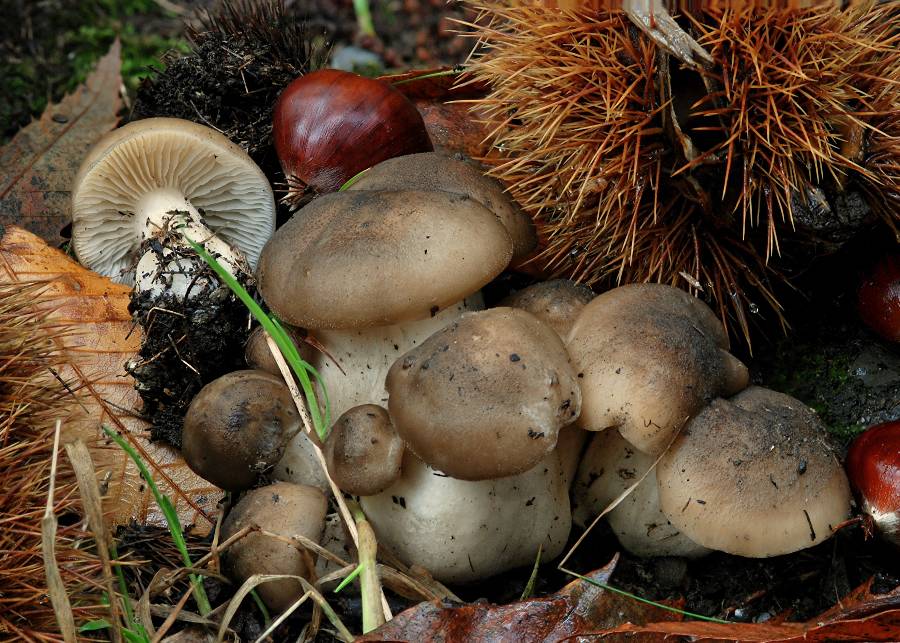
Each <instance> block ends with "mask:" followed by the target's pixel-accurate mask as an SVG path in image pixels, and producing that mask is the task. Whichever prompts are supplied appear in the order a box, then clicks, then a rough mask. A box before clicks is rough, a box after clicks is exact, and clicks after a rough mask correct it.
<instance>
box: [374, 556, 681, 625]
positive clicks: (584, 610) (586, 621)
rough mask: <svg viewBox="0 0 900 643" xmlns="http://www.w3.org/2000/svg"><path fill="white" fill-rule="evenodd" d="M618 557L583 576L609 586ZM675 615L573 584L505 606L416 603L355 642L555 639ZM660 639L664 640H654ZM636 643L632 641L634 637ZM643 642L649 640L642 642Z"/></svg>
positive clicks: (599, 590)
mask: <svg viewBox="0 0 900 643" xmlns="http://www.w3.org/2000/svg"><path fill="white" fill-rule="evenodd" d="M616 562H617V558H614V559H613V560H612V561H610V563H609V564H608V565H606V566H605V567H603V568H601V569H598V570H597V571H595V572H592V573H591V574H588V575H587V577H588V578H591V579H592V580H595V581H597V582H600V583H607V582H608V581H609V578H610V576H612V572H613V570H614V569H615V566H616ZM677 616H678V615H677V614H674V613H672V612H669V611H667V610H663V609H661V608H658V607H654V606H652V605H646V604H643V603H638V602H636V601H633V600H631V599H628V598H625V597H622V596H620V595H618V594H615V593H613V592H609V591H607V590H605V589H602V588H600V587H597V586H595V585H591V584H590V583H587V582H585V581H583V580H580V579H579V580H576V581H574V582H572V583H569V584H568V585H566V586H565V587H563V588H562V589H561V590H560V591H559V592H557V593H556V594H553V595H552V596H547V597H543V598H533V599H529V600H525V601H518V602H515V603H511V604H509V605H490V604H472V605H442V604H441V603H439V602H437V601H434V602H428V603H420V604H419V605H416V606H415V607H412V608H410V609H408V610H406V611H405V612H402V613H401V614H398V615H397V616H395V617H394V619H393V620H392V621H390V622H388V623H386V624H385V625H383V626H381V627H380V628H378V629H377V630H375V631H374V632H372V633H370V634H368V635H366V636H363V637H362V638H360V639H357V640H358V641H409V642H410V643H412V642H417V641H432V642H438V643H439V642H442V641H443V642H447V643H450V642H455V641H490V642H494V641H510V642H513V641H529V642H537V641H559V640H563V639H566V638H567V637H577V636H579V635H582V634H587V633H591V632H596V631H598V630H604V629H608V628H610V627H614V626H616V625H618V624H621V623H624V622H627V621H630V622H638V623H647V622H652V621H655V620H661V619H664V618H674V617H677ZM654 638H655V639H656V640H662V637H654ZM633 640H634V639H633ZM642 640H645V641H646V640H651V639H649V638H644V639H642Z"/></svg>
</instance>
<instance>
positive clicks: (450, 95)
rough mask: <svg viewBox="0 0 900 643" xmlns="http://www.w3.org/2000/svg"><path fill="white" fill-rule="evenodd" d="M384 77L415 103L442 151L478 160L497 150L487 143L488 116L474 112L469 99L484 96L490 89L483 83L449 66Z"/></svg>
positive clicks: (382, 78) (432, 138)
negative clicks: (486, 121)
mask: <svg viewBox="0 0 900 643" xmlns="http://www.w3.org/2000/svg"><path fill="white" fill-rule="evenodd" d="M381 80H384V81H385V82H388V83H391V84H392V85H394V87H396V88H397V89H398V90H399V91H400V92H401V93H403V94H404V95H405V96H406V97H407V98H409V99H410V100H411V101H412V102H413V104H415V106H416V108H417V109H418V110H419V113H420V114H422V119H423V120H424V121H425V127H426V129H427V130H428V134H429V135H430V136H431V140H432V142H433V143H434V145H435V148H436V149H438V150H439V151H445V152H450V153H455V152H461V153H463V154H465V155H466V156H468V157H471V158H475V159H478V158H484V157H486V156H488V155H489V154H492V153H493V152H492V150H491V148H490V146H488V145H486V144H485V139H486V138H487V134H488V128H487V125H486V123H485V120H486V119H482V118H478V117H477V115H473V114H472V112H471V105H470V104H469V103H467V102H465V101H467V100H468V99H472V98H482V97H484V95H485V94H486V92H487V88H486V87H485V86H484V85H483V84H481V83H475V82H467V81H466V78H465V77H464V75H462V74H459V73H455V72H453V70H451V69H449V68H446V67H442V68H438V69H426V70H418V71H412V72H407V73H404V74H393V75H390V76H382V77H381Z"/></svg>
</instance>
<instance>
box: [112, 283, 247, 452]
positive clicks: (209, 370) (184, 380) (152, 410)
mask: <svg viewBox="0 0 900 643" xmlns="http://www.w3.org/2000/svg"><path fill="white" fill-rule="evenodd" d="M128 308H129V311H130V312H131V314H132V316H133V318H134V320H135V323H136V324H139V325H140V326H141V327H142V328H143V329H144V342H143V344H142V345H141V350H140V352H139V353H138V356H139V360H137V361H135V362H133V363H129V364H128V365H126V370H127V371H128V372H129V373H130V374H131V375H132V376H133V377H134V379H135V388H137V390H138V393H139V394H140V396H141V399H142V400H143V402H144V405H143V408H142V409H141V413H142V415H143V416H144V417H145V418H146V419H147V421H148V422H150V423H151V433H150V436H151V439H153V440H162V441H165V442H168V443H169V444H171V445H173V446H176V447H180V446H181V429H182V424H183V421H184V415H185V413H186V412H187V409H188V406H189V405H190V403H191V400H193V399H194V396H195V395H196V394H197V392H198V391H199V390H200V389H201V388H203V386H204V385H205V384H207V383H209V382H211V381H212V380H214V379H216V378H217V377H220V376H222V375H224V374H225V373H229V372H231V371H235V370H238V369H241V368H244V343H245V342H246V341H247V336H248V335H249V330H248V326H249V324H248V312H247V309H246V308H245V307H244V305H243V304H242V303H241V302H240V301H238V299H237V297H235V295H234V294H232V292H231V290H229V289H228V287H227V286H224V285H220V286H219V287H218V288H216V289H214V290H212V291H211V292H207V293H204V294H203V295H202V296H199V297H197V298H189V299H188V300H187V301H186V302H184V301H181V300H179V299H176V298H174V297H172V296H171V295H169V294H164V295H163V296H162V297H161V298H153V297H151V296H149V295H148V294H146V293H142V294H134V295H132V299H131V303H130V304H129V307H128Z"/></svg>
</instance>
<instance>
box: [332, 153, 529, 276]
mask: <svg viewBox="0 0 900 643" xmlns="http://www.w3.org/2000/svg"><path fill="white" fill-rule="evenodd" d="M411 187H414V188H415V189H416V190H428V191H440V192H452V193H453V194H461V195H465V196H468V197H470V198H472V199H474V200H475V201H477V202H478V203H480V204H482V205H483V206H484V207H486V208H487V209H488V210H490V211H491V212H493V213H494V214H496V215H497V218H499V219H500V222H501V223H502V224H503V227H504V228H506V231H507V232H508V233H509V237H510V239H512V242H513V256H512V259H513V261H514V262H515V261H518V260H520V259H523V258H525V257H526V256H527V255H528V254H530V253H531V251H532V250H534V249H535V247H536V246H537V232H536V230H535V227H534V223H533V222H532V221H531V219H530V218H529V217H528V215H526V214H525V213H524V212H522V209H521V208H520V207H519V206H518V205H516V202H515V201H513V200H512V199H511V198H510V197H509V195H508V194H506V192H504V190H503V186H502V185H500V183H499V182H498V181H497V180H496V179H492V178H490V177H488V176H485V175H484V173H482V172H481V170H479V169H478V168H477V167H475V166H474V165H470V164H469V163H466V162H465V161H461V160H459V159H456V158H451V157H449V156H445V155H443V154H439V153H437V152H424V153H421V154H407V155H406V156H398V157H396V158H392V159H388V160H386V161H382V162H381V163H379V164H378V165H375V166H373V167H370V168H369V169H368V170H366V171H365V172H363V173H362V174H361V175H360V176H359V178H358V179H356V180H355V181H353V183H352V184H351V185H350V187H349V188H348V189H349V190H403V189H409V188H411Z"/></svg>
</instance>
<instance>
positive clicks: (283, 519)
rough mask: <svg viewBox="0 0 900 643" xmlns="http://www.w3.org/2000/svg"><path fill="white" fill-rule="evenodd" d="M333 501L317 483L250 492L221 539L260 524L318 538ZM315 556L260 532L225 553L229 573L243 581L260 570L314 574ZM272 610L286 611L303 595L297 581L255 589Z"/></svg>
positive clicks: (279, 531) (230, 517)
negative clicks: (329, 504)
mask: <svg viewBox="0 0 900 643" xmlns="http://www.w3.org/2000/svg"><path fill="white" fill-rule="evenodd" d="M327 510H328V501H327V500H326V499H325V495H324V494H323V493H322V492H321V491H319V490H318V489H316V488H315V487H307V486H303V485H296V484H291V483H290V482H276V483H275V484H271V485H268V486H266V487H260V488H259V489H254V490H252V491H248V492H247V493H246V494H244V495H243V497H242V498H241V499H240V501H239V502H238V503H237V504H236V505H235V506H234V508H233V509H232V510H231V513H229V514H228V516H227V517H226V518H225V520H224V521H223V522H222V539H223V540H224V539H227V538H229V537H231V536H233V535H234V534H236V533H237V532H239V531H240V530H241V529H243V528H244V527H248V526H252V525H258V526H259V527H260V528H261V529H263V530H265V531H269V532H272V533H274V534H278V535H279V536H285V537H287V538H291V537H294V536H297V535H300V536H305V537H306V538H309V539H310V540H313V541H315V542H319V539H320V538H321V537H322V530H323V529H324V528H325V513H326V511H327ZM314 563H315V561H314V559H313V558H312V557H311V556H309V555H305V552H302V551H299V550H298V549H297V548H296V547H294V546H292V545H291V544H290V543H286V542H283V541H281V540H276V539H275V538H272V537H271V536H266V535H264V534H261V533H250V534H248V535H246V536H244V537H243V538H241V539H240V540H238V541H236V542H235V543H234V544H233V545H232V546H231V547H230V548H229V549H228V551H227V552H226V553H225V565H226V569H227V570H228V572H229V574H230V575H231V576H232V577H234V578H235V579H236V580H237V581H238V582H244V581H245V580H247V579H248V578H250V577H251V576H253V575H255V574H291V575H294V576H303V577H304V578H309V576H310V572H311V571H312V570H311V566H312V565H314ZM256 591H257V592H259V595H260V597H261V598H262V600H263V602H265V604H266V605H268V606H269V608H270V609H273V610H278V611H281V610H284V609H286V608H287V607H289V606H290V605H291V604H292V603H293V602H294V601H296V600H297V599H298V598H300V596H301V595H302V594H303V587H302V586H301V585H300V583H299V582H298V581H296V580H292V579H284V580H277V581H272V582H269V583H264V584H262V585H260V586H258V587H257V588H256Z"/></svg>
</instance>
